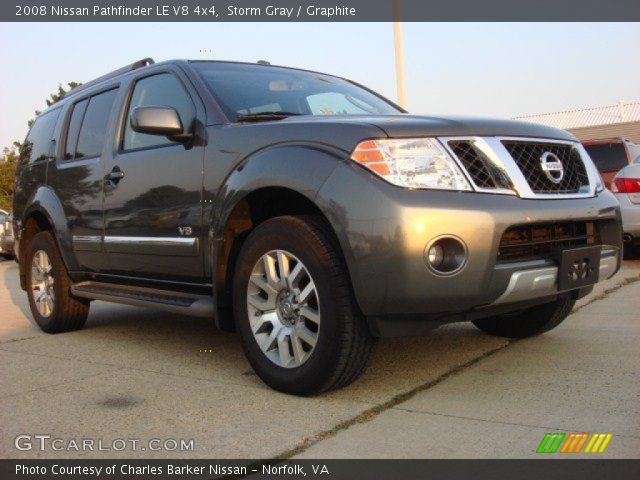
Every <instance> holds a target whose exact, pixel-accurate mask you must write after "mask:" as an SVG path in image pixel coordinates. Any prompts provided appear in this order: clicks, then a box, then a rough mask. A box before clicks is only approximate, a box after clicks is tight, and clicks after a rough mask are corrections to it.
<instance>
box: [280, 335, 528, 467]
mask: <svg viewBox="0 0 640 480" xmlns="http://www.w3.org/2000/svg"><path fill="white" fill-rule="evenodd" d="M516 341H517V340H510V341H507V342H506V343H505V344H503V345H500V346H499V347H497V348H494V349H492V350H488V351H486V352H485V353H483V354H482V355H480V356H478V357H475V358H473V359H471V360H469V361H468V362H465V363H463V364H460V365H458V366H456V367H454V368H452V369H451V370H449V371H448V372H445V373H443V374H442V375H440V376H439V377H437V378H435V379H433V380H430V381H428V382H426V383H423V384H420V385H418V386H417V387H414V388H412V389H411V390H408V391H406V392H404V393H400V394H398V395H395V396H394V397H392V398H391V399H390V400H387V401H386V402H384V403H381V404H379V405H376V406H374V407H371V408H368V409H367V410H365V411H363V412H361V413H360V414H358V415H356V416H355V417H352V418H350V419H348V420H344V421H343V422H340V423H338V424H337V425H335V426H334V427H332V428H330V429H329V430H324V431H322V432H320V433H318V434H316V435H313V436H310V437H306V438H305V439H303V440H302V442H300V443H299V444H298V445H296V446H295V447H293V448H291V449H289V450H286V451H284V452H281V453H280V454H278V455H276V456H275V457H273V459H274V460H285V459H288V458H291V457H294V456H296V455H299V454H301V453H302V452H304V451H305V450H307V449H308V448H310V447H311V446H313V445H315V444H317V443H319V442H321V441H323V440H327V439H329V438H331V437H334V436H336V435H337V434H338V433H339V432H341V431H343V430H346V429H348V428H350V427H352V426H354V425H357V424H361V423H367V422H370V421H371V420H373V419H374V418H375V417H377V416H378V415H380V414H381V413H382V412H384V411H387V410H390V409H391V408H393V407H395V406H396V405H398V404H400V403H403V402H406V401H407V400H409V399H410V398H412V397H414V396H415V395H417V394H418V393H421V392H423V391H425V390H428V389H429V388H432V387H434V386H436V385H438V384H439V383H441V382H443V381H445V380H446V379H447V378H449V377H451V376H453V375H456V374H458V373H461V372H463V371H464V370H466V369H467V368H469V367H471V366H473V365H475V364H476V363H478V362H480V361H481V360H483V359H485V358H487V357H490V356H491V355H493V354H495V353H497V352H499V351H500V350H503V349H505V348H507V347H508V346H509V345H511V344H512V343H515V342H516Z"/></svg>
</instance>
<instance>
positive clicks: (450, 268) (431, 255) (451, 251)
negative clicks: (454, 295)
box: [425, 235, 467, 275]
mask: <svg viewBox="0 0 640 480" xmlns="http://www.w3.org/2000/svg"><path fill="white" fill-rule="evenodd" d="M425 263H426V264H427V267H429V269H430V270H431V271H432V272H434V273H437V274H438V275H453V274H455V273H458V272H459V271H460V270H462V268H463V267H464V266H465V264H466V263H467V247H466V245H465V244H464V242H462V240H460V239H459V238H457V237H453V236H450V235H445V236H441V237H436V238H434V239H433V240H431V242H430V243H429V244H428V245H427V248H425Z"/></svg>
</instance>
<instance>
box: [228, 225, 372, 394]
mask: <svg viewBox="0 0 640 480" xmlns="http://www.w3.org/2000/svg"><path fill="white" fill-rule="evenodd" d="M338 248H339V247H338V246H337V245H335V241H334V240H333V237H332V235H331V233H330V232H329V231H328V229H327V226H326V224H325V223H324V222H323V221H322V220H321V219H319V218H316V217H312V216H299V217H298V216H287V217H277V218H274V219H271V220H268V221H266V222H264V223H262V224H261V225H259V226H258V227H256V229H255V230H254V231H253V232H252V233H251V234H250V235H249V237H248V238H247V240H246V241H245V243H244V245H243V247H242V249H241V251H240V254H239V257H238V263H237V265H236V270H235V273H234V283H233V298H234V313H235V318H236V324H237V327H238V331H239V333H240V337H241V339H242V344H243V346H244V350H245V353H246V355H247V358H248V359H249V362H250V363H251V365H252V367H253V368H254V370H255V371H256V373H257V374H258V375H259V376H260V378H261V379H262V380H263V381H264V382H265V383H266V384H267V385H269V386H271V387H272V388H275V389H276V390H280V391H283V392H286V393H292V394H297V395H312V394H317V393H320V392H324V391H327V390H331V389H335V388H339V387H343V386H345V385H348V384H350V383H351V382H353V381H354V380H355V379H356V378H358V377H359V376H360V375H361V374H362V372H363V371H364V370H365V368H366V366H367V363H368V361H369V359H370V357H371V354H372V352H373V346H374V343H375V342H374V339H373V338H372V337H371V335H370V334H369V331H368V328H367V325H366V321H365V319H364V318H363V317H362V315H361V314H360V313H359V312H358V311H357V309H356V308H355V306H354V303H353V299H352V295H351V290H350V287H349V281H348V278H347V275H346V272H345V269H344V266H343V264H342V261H341V258H340V257H339V255H338V253H337V252H338V250H337V249H338Z"/></svg>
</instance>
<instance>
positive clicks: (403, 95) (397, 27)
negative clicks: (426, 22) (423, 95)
mask: <svg viewBox="0 0 640 480" xmlns="http://www.w3.org/2000/svg"><path fill="white" fill-rule="evenodd" d="M393 19H394V20H395V21H394V22H393V40H394V45H395V51H396V88H397V91H398V104H399V105H400V106H401V107H402V108H407V87H406V85H405V81H404V44H403V41H402V22H400V0H393Z"/></svg>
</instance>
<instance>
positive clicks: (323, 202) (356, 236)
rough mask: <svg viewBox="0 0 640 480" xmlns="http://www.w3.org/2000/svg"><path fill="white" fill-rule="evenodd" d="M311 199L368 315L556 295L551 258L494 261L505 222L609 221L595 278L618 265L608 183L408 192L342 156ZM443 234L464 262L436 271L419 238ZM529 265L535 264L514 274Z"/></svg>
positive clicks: (441, 311)
mask: <svg viewBox="0 0 640 480" xmlns="http://www.w3.org/2000/svg"><path fill="white" fill-rule="evenodd" d="M316 201H317V203H318V205H320V207H321V209H323V211H324V212H325V214H326V215H327V217H328V218H329V220H330V222H331V223H332V225H333V227H334V230H335V232H336V234H337V236H338V240H339V242H340V244H341V247H342V251H343V253H344V257H345V261H346V264H347V266H348V270H349V274H350V276H351V281H352V285H353V290H354V293H355V297H356V300H357V302H358V305H359V306H360V309H361V310H362V312H363V313H364V314H365V315H366V316H367V317H372V318H373V317H375V318H380V317H389V318H394V317H399V316H416V315H417V316H422V317H423V318H438V317H443V316H445V315H446V314H457V313H462V312H469V311H471V310H474V309H479V308H485V307H487V306H490V305H493V304H496V302H498V303H497V304H499V305H508V304H511V303H513V304H514V306H515V304H516V302H519V301H520V300H521V299H524V298H526V299H535V298H547V297H548V296H549V295H551V296H553V295H557V294H558V293H560V292H558V290H557V287H556V286H555V285H556V282H555V277H557V265H556V264H555V263H554V261H553V260H552V259H545V260H539V261H538V260H536V261H519V262H510V263H504V262H500V263H498V262H497V252H498V246H499V243H500V239H501V237H502V234H503V233H504V231H505V230H506V229H507V228H509V227H510V226H513V225H519V224H529V223H531V224H534V223H542V222H555V221H558V222H562V221H572V220H575V221H578V220H604V221H607V222H606V223H607V228H606V229H605V231H603V232H601V233H602V234H601V237H602V238H601V240H602V243H603V245H606V247H607V248H606V250H605V252H604V253H603V257H602V265H603V270H602V271H601V279H604V278H605V277H606V278H608V277H610V276H611V275H613V274H614V273H615V272H616V271H617V270H618V268H619V266H620V255H619V251H620V248H621V241H622V232H621V228H620V211H619V206H618V202H617V201H616V199H615V198H614V196H613V195H612V194H611V193H610V192H607V191H605V192H602V193H600V194H598V195H597V196H594V197H589V198H581V199H562V200H560V199H555V200H537V199H536V200H533V199H529V200H527V199H521V198H518V197H515V196H513V195H499V194H482V193H467V192H449V191H435V190H432V191H427V190H408V189H404V188H398V187H394V186H392V185H389V184H387V183H386V182H384V181H383V180H381V179H380V178H378V177H376V176H375V175H373V174H371V173H369V172H368V171H366V170H364V169H362V168H360V167H358V166H357V165H355V164H352V163H350V162H346V163H344V164H340V165H339V166H338V167H337V168H336V170H335V171H334V173H333V174H332V175H331V177H330V178H329V179H328V180H327V182H326V183H325V185H324V186H323V188H322V189H321V190H320V192H319V193H318V197H317V198H316ZM441 235H453V236H456V237H458V238H460V239H462V240H463V241H464V243H465V244H466V247H467V250H468V260H467V263H466V265H465V266H464V268H463V269H462V270H460V271H459V272H458V273H457V274H455V275H451V276H438V275H436V274H434V273H433V272H432V271H431V270H429V269H428V268H427V267H426V265H425V262H424V249H425V246H426V245H427V244H429V242H430V241H431V240H432V239H433V238H435V237H438V236H441ZM529 270H531V271H536V270H539V272H538V274H536V273H533V274H526V275H525V274H523V273H518V272H523V271H529ZM514 275H515V277H514ZM552 277H553V278H554V281H553V282H552V281H551V279H552ZM512 278H515V280H513V281H512ZM510 285H513V286H512V287H511V290H510V291H508V290H509V288H510ZM532 286H533V287H532ZM524 292H527V293H526V294H525V293H524Z"/></svg>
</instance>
